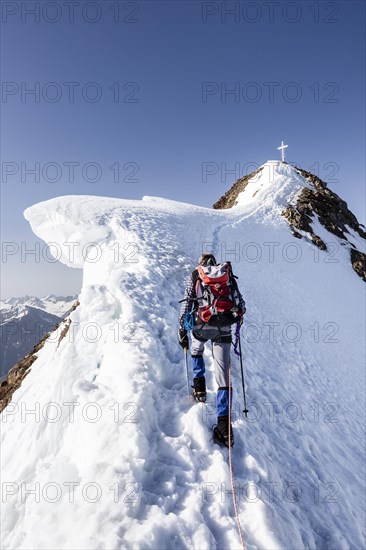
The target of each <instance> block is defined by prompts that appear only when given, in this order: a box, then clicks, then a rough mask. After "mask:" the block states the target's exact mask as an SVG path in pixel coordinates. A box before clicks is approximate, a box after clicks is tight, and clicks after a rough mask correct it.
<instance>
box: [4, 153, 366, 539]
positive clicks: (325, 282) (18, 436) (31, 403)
mask: <svg viewBox="0 0 366 550" xmlns="http://www.w3.org/2000/svg"><path fill="white" fill-rule="evenodd" d="M270 170H273V174H272V176H273V177H272V176H271V174H270ZM270 177H271V178H272V179H271V180H270ZM254 180H255V181H252V182H250V183H249V185H248V186H247V188H246V190H245V191H244V192H243V193H242V195H241V196H240V197H239V201H238V205H237V206H235V207H234V208H232V209H230V210H226V211H214V210H211V209H207V208H202V207H198V206H194V205H190V204H183V203H178V202H174V201H170V200H165V199H161V198H155V197H144V199H143V200H142V201H129V200H122V199H112V198H101V197H88V196H68V197H60V198H57V199H52V200H50V201H47V202H44V203H40V204H37V205H35V206H32V207H31V208H29V209H27V210H26V212H25V217H26V218H27V219H28V220H29V222H30V224H31V226H32V228H33V231H34V232H35V233H36V234H37V235H38V236H39V237H41V238H42V239H44V240H45V241H46V242H50V241H52V242H56V243H57V244H58V248H59V249H61V250H62V261H63V262H64V263H65V264H66V265H69V266H70V267H83V269H84V279H83V286H82V290H81V294H80V306H79V307H78V308H77V309H76V310H75V311H74V312H72V313H71V316H70V318H71V320H72V324H71V328H70V331H69V333H68V334H67V335H66V337H65V338H64V339H63V340H62V341H61V342H58V339H57V340H56V339H55V338H52V336H51V337H50V340H49V341H48V342H47V343H46V345H45V346H44V348H43V349H42V350H41V351H40V352H39V354H38V359H37V361H36V362H35V363H34V365H33V367H32V370H31V372H30V374H29V375H28V376H27V378H26V379H25V380H24V382H23V384H22V386H21V388H20V389H19V390H18V391H17V392H16V393H15V395H14V398H13V401H12V403H11V404H10V405H9V406H8V407H7V409H6V410H5V411H4V413H3V415H2V424H1V432H2V434H1V435H2V529H3V534H2V547H3V548H6V549H29V548H32V549H33V548H34V549H35V548H37V549H43V548H50V547H52V548H59V549H70V550H71V549H130V548H133V549H183V548H186V549H200V550H201V549H210V550H211V549H220V550H221V549H223V548H225V549H236V548H240V540H239V535H238V532H237V526H236V521H235V518H234V512H233V503H232V496H231V494H230V491H231V485H230V476H229V468H228V463H227V456H228V455H227V450H222V449H220V448H218V447H217V446H215V445H214V444H213V443H212V441H211V427H212V425H213V424H214V423H215V414H214V411H215V407H214V396H215V394H214V392H215V389H216V388H215V383H214V377H213V373H212V368H211V367H212V359H211V355H210V350H209V346H207V350H206V355H205V358H206V364H207V367H208V368H207V384H208V389H209V400H208V403H207V404H206V405H203V404H193V402H192V401H191V399H190V398H188V397H187V394H186V393H187V392H186V379H185V367H184V361H183V353H182V350H181V348H180V347H179V345H178V343H177V317H178V311H179V304H178V300H179V299H181V297H182V294H183V289H184V281H185V279H186V276H187V275H188V274H189V273H190V272H191V271H192V269H194V267H195V264H196V261H197V257H198V256H199V254H201V253H202V251H205V250H209V249H212V250H213V251H214V252H215V254H216V257H217V259H218V260H221V261H225V260H231V261H232V263H233V267H234V271H235V273H236V274H237V275H238V276H239V285H240V287H241V289H242V292H243V294H244V296H245V298H246V301H247V315H246V320H245V324H244V326H243V329H242V338H243V353H244V367H245V373H246V383H247V395H248V404H249V410H250V413H249V416H248V419H244V418H243V415H242V413H241V411H242V408H243V406H242V395H241V381H240V369H239V365H238V361H237V359H235V358H234V356H233V364H232V377H233V381H234V416H235V422H234V430H235V438H236V442H235V447H234V451H233V468H234V476H235V482H236V493H237V497H238V507H239V514H240V520H241V524H242V527H243V531H244V539H245V542H246V545H247V548H248V549H254V548H260V549H275V548H284V549H285V548H286V549H290V548H291V549H302V548H304V549H305V548H322V549H329V550H338V549H347V548H350V549H351V548H352V549H361V548H363V547H364V538H363V537H364V530H363V524H364V521H363V520H364V504H365V487H364V475H363V474H364V432H363V420H364V401H365V392H364V388H365V379H364V363H363V359H364V334H365V310H364V296H365V294H364V283H363V281H362V280H361V279H360V278H359V277H358V276H357V275H356V274H355V272H354V271H353V270H352V268H351V265H350V260H349V252H348V250H346V249H345V247H343V246H339V248H338V249H337V251H336V252H335V253H334V252H333V255H332V254H331V253H330V252H321V251H318V249H316V247H314V246H313V245H310V244H309V242H308V241H307V240H305V239H301V240H298V239H295V238H294V237H292V235H291V233H290V231H289V229H288V226H287V224H286V222H285V220H284V219H283V218H282V217H281V216H280V212H281V210H282V207H283V205H284V204H285V202H286V201H287V202H288V201H289V200H292V199H293V197H294V196H296V193H298V192H299V190H300V189H301V186H307V185H308V184H307V182H306V181H305V180H304V179H303V178H302V177H301V176H299V174H298V173H297V172H296V171H295V170H294V169H292V168H291V167H289V166H288V165H283V164H282V163H279V162H277V161H276V162H274V161H272V162H269V163H266V165H264V167H263V170H262V172H261V176H260V177H259V178H258V177H257V178H254ZM255 191H258V192H257V193H256V194H255ZM314 223H317V221H316V220H315V221H314ZM316 231H317V232H318V234H319V235H320V237H321V238H322V239H323V240H324V241H325V242H334V241H335V238H334V236H332V235H330V234H329V233H327V232H326V231H325V229H324V228H322V226H320V224H319V227H318V226H317V227H316ZM72 243H73V244H72ZM90 243H94V244H93V245H91V244H90ZM51 250H52V249H51ZM31 491H33V493H32V492H31Z"/></svg>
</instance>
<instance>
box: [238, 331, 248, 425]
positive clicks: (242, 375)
mask: <svg viewBox="0 0 366 550" xmlns="http://www.w3.org/2000/svg"><path fill="white" fill-rule="evenodd" d="M238 335H239V354H240V370H241V383H242V386H243V397H244V410H243V413H244V414H245V418H247V416H248V412H249V411H248V409H247V398H246V395H245V380H244V371H243V356H242V352H241V340H240V331H238Z"/></svg>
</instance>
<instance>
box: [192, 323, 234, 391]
mask: <svg viewBox="0 0 366 550" xmlns="http://www.w3.org/2000/svg"><path fill="white" fill-rule="evenodd" d="M207 329H208V330H207V331H205V333H201V334H200V337H202V338H205V341H200V340H198V339H197V338H196V337H195V335H194V331H193V332H192V335H191V355H192V367H193V374H194V376H195V377H200V376H204V373H205V364H204V360H203V357H202V355H203V352H204V349H205V344H206V343H207V342H208V341H211V342H212V356H213V361H214V370H215V378H216V383H217V385H218V387H219V388H226V387H228V386H229V369H230V365H231V360H230V346H231V341H230V340H231V327H223V328H221V330H219V329H217V328H215V327H207ZM219 336H221V338H218V337H219ZM222 336H224V338H222ZM206 338H207V339H206ZM217 338H218V340H217ZM222 340H224V342H222Z"/></svg>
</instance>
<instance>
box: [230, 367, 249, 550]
mask: <svg viewBox="0 0 366 550" xmlns="http://www.w3.org/2000/svg"><path fill="white" fill-rule="evenodd" d="M231 392H232V388H231V368H229V468H230V479H231V490H232V493H233V502H234V511H235V517H236V523H237V525H238V531H239V537H240V542H241V545H242V548H243V550H246V547H245V544H244V538H243V532H242V529H241V524H240V519H239V513H238V505H237V501H236V493H235V484H234V481H235V480H234V472H233V461H232V447H231Z"/></svg>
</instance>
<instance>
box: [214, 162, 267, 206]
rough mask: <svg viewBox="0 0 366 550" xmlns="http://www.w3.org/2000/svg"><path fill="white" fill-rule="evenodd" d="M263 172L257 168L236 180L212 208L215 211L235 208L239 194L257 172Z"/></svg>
mask: <svg viewBox="0 0 366 550" xmlns="http://www.w3.org/2000/svg"><path fill="white" fill-rule="evenodd" d="M261 170H263V168H262V167H260V168H258V170H256V171H255V172H252V173H251V174H248V175H247V176H244V177H243V178H240V179H238V180H237V181H236V182H235V183H234V185H233V186H232V187H230V189H229V191H227V192H226V193H225V195H223V196H222V197H221V198H220V199H219V200H218V201H217V202H215V204H214V205H213V207H212V208H215V210H223V209H226V208H231V207H232V206H235V203H236V199H237V198H238V195H239V193H242V192H243V191H244V189H245V188H246V186H247V185H248V181H249V180H250V179H252V178H254V176H256V175H257V174H259V172H260V171H261Z"/></svg>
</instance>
